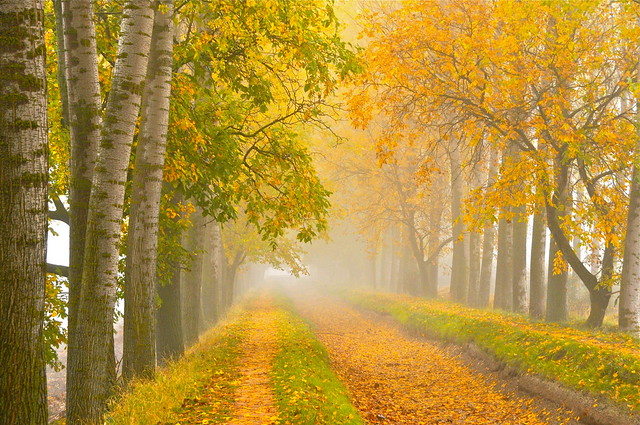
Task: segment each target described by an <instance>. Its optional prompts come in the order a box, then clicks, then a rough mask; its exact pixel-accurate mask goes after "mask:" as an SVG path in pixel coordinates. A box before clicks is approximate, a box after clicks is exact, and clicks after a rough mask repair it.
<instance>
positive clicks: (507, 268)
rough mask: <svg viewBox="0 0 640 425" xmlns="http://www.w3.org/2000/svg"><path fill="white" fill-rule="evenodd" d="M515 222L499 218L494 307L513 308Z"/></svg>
mask: <svg viewBox="0 0 640 425" xmlns="http://www.w3.org/2000/svg"><path fill="white" fill-rule="evenodd" d="M512 235H513V223H511V222H510V221H507V220H506V219H505V218H500V220H498V258H497V260H496V286H495V295H494V300H493V306H494V308H500V309H503V310H510V309H511V301H512V298H513V293H512V288H513V287H512V280H513V247H512V244H513V236H512Z"/></svg>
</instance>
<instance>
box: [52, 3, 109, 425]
mask: <svg viewBox="0 0 640 425" xmlns="http://www.w3.org/2000/svg"><path fill="white" fill-rule="evenodd" d="M61 7H62V27H63V33H64V63H62V62H61V63H59V64H58V66H64V74H65V81H66V87H67V102H66V103H67V104H68V105H69V131H70V136H71V160H70V164H69V174H70V175H69V298H68V301H67V306H68V340H67V382H68V391H67V394H66V396H67V403H66V405H67V409H68V411H69V412H70V413H69V415H68V416H73V414H74V413H73V411H74V409H75V406H76V405H77V403H78V401H76V400H75V397H76V396H79V395H81V393H80V391H81V390H80V389H78V390H76V385H75V378H74V377H75V376H77V373H76V371H77V370H78V368H79V367H80V366H79V361H80V357H81V356H82V355H83V353H82V352H81V348H80V347H79V342H78V340H77V332H76V323H77V321H78V307H79V303H80V294H81V291H82V290H81V288H82V268H83V263H84V250H85V237H86V230H87V214H88V211H89V198H90V196H91V182H92V179H93V172H94V167H95V160H96V152H97V149H98V141H99V139H100V129H101V126H102V120H101V114H100V106H101V97H100V83H99V80H98V56H97V50H96V35H95V28H94V15H93V2H92V1H90V0H62V2H61ZM61 95H62V93H61Z"/></svg>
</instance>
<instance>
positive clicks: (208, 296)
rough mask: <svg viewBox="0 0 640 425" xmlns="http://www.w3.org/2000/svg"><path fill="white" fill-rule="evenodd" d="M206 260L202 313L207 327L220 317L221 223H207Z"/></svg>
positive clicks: (203, 278)
mask: <svg viewBox="0 0 640 425" xmlns="http://www.w3.org/2000/svg"><path fill="white" fill-rule="evenodd" d="M205 245H206V246H205V249H206V251H207V252H206V254H205V261H204V265H203V267H204V268H203V277H202V313H203V316H204V324H205V327H206V328H208V327H211V326H213V325H214V324H215V322H216V321H217V320H218V318H219V317H220V312H219V310H218V308H219V305H220V300H219V299H218V298H219V294H220V285H222V282H221V280H222V275H221V268H222V260H223V258H222V235H221V233H220V223H218V222H216V221H210V222H209V223H207V224H206V239H205Z"/></svg>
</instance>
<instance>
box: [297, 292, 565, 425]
mask: <svg viewBox="0 0 640 425" xmlns="http://www.w3.org/2000/svg"><path fill="white" fill-rule="evenodd" d="M294 299H295V301H296V306H297V307H298V309H299V311H300V313H301V314H302V315H303V316H305V317H307V318H308V319H310V320H311V322H312V323H313V324H314V325H315V328H314V329H315V330H316V333H317V336H318V338H319V339H320V340H321V341H322V342H323V343H324V344H325V345H326V347H327V349H328V351H329V354H330V357H331V360H332V365H333V367H334V370H335V371H336V372H337V374H338V376H339V377H340V378H341V379H342V381H343V382H344V383H345V384H346V386H347V388H348V390H349V391H350V393H351V395H352V398H353V400H352V401H353V403H354V405H355V406H356V408H358V410H359V411H360V413H361V415H362V417H363V418H364V419H365V420H366V421H367V422H369V423H372V424H377V423H380V424H514V425H515V424H522V425H524V424H527V425H532V424H568V423H574V421H575V420H574V419H573V418H572V417H571V416H570V415H569V414H568V413H567V412H565V411H563V410H562V409H560V410H558V411H545V410H544V409H542V408H540V407H539V406H537V405H536V406H534V401H533V400H532V399H522V398H519V397H517V396H515V395H512V394H506V393H503V392H501V391H500V390H499V389H498V388H497V385H496V383H495V382H491V381H490V380H489V379H487V378H486V377H484V376H482V375H480V374H478V373H476V372H474V371H472V370H471V369H470V368H468V367H467V366H465V365H464V364H463V362H462V361H460V360H459V359H457V358H455V357H453V356H451V355H450V354H448V353H447V352H445V351H443V350H442V349H441V348H439V347H438V346H436V345H434V344H430V343H425V342H424V341H417V340H414V339H412V338H410V337H408V336H406V335H404V334H403V333H402V332H401V331H399V330H398V329H397V328H396V327H394V326H392V325H390V324H387V323H385V322H383V321H378V320H376V321H373V320H372V319H371V318H369V317H368V316H365V315H363V314H362V313H360V312H358V311H356V310H354V309H353V308H352V307H349V306H348V305H346V304H344V303H340V302H338V301H336V300H335V299H333V298H331V299H329V298H324V297H322V296H319V295H318V294H311V296H306V297H305V296H295V297H294Z"/></svg>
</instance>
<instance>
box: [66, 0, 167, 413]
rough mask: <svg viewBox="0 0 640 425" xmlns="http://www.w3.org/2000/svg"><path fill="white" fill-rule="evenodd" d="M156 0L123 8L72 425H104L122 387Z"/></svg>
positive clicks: (86, 270) (87, 268)
mask: <svg viewBox="0 0 640 425" xmlns="http://www.w3.org/2000/svg"><path fill="white" fill-rule="evenodd" d="M151 3H152V2H151V0H129V1H127V2H125V4H124V6H123V16H122V25H121V35H120V42H119V46H118V55H117V60H116V64H115V68H114V75H113V81H112V85H111V90H110V92H109V99H108V101H107V107H106V111H105V118H104V126H103V127H102V131H101V133H100V141H99V145H98V153H97V159H96V166H95V173H94V179H93V185H92V190H91V197H90V201H89V213H88V216H87V232H86V240H85V254H84V265H83V273H82V286H81V294H80V300H79V307H78V318H77V323H76V328H75V332H77V335H76V337H77V338H78V345H79V347H81V348H82V352H81V353H80V355H78V359H77V361H78V363H77V370H76V371H75V373H74V374H72V375H71V378H72V379H71V380H70V381H69V382H68V383H67V385H68V393H71V394H73V395H71V394H69V396H68V400H70V401H71V403H70V404H68V405H67V409H68V410H67V412H68V423H70V424H72V425H75V424H84V423H91V424H93V423H100V422H101V421H102V417H103V414H104V411H105V408H106V402H107V398H108V397H109V396H110V395H111V393H112V387H113V385H114V384H115V357H114V353H113V314H114V305H115V289H116V277H117V273H118V246H119V242H120V232H121V222H122V213H123V203H124V189H125V182H126V178H127V170H128V168H129V157H130V154H131V145H132V143H133V136H134V130H135V127H136V121H137V118H138V113H139V109H140V103H141V94H142V89H143V85H144V80H145V77H146V72H147V63H148V55H149V48H150V44H151V34H152V30H153V19H154V14H153V10H152V7H151Z"/></svg>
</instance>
